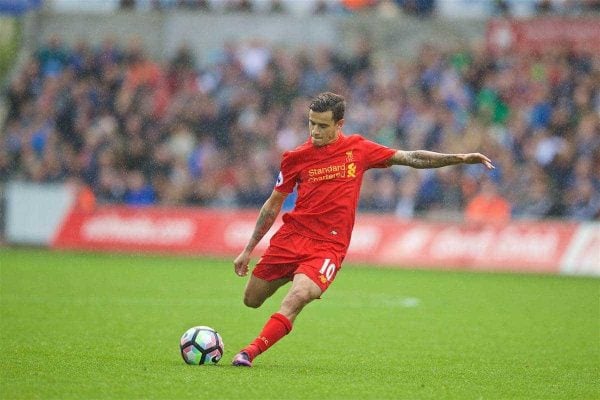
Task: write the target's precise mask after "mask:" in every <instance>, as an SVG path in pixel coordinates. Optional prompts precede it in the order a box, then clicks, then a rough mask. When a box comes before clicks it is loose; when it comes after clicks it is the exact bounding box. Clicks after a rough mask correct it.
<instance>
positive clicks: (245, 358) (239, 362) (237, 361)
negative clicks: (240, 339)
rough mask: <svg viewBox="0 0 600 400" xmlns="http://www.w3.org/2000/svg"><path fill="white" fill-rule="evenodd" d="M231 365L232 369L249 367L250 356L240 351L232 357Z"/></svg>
mask: <svg viewBox="0 0 600 400" xmlns="http://www.w3.org/2000/svg"><path fill="white" fill-rule="evenodd" d="M231 365H233V366H234V367H251V366H252V361H251V360H250V356H249V355H248V353H246V352H245V351H240V352H239V353H237V354H236V355H235V357H233V361H232V362H231Z"/></svg>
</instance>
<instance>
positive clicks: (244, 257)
mask: <svg viewBox="0 0 600 400" xmlns="http://www.w3.org/2000/svg"><path fill="white" fill-rule="evenodd" d="M248 264H250V254H248V253H247V252H246V251H243V252H241V253H240V255H239V256H237V257H236V258H235V260H233V269H234V270H235V274H236V275H237V276H246V275H247V274H248Z"/></svg>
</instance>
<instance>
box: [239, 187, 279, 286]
mask: <svg viewBox="0 0 600 400" xmlns="http://www.w3.org/2000/svg"><path fill="white" fill-rule="evenodd" d="M286 197H287V195H286V194H285V193H281V192H278V191H277V190H273V193H271V196H270V197H269V198H268V199H267V201H265V204H263V206H262V208H261V209H260V214H259V215H258V220H257V221H256V226H255V227H254V233H252V237H251V238H250V240H249V241H248V244H247V245H246V248H244V250H243V251H242V252H241V253H240V255H239V256H237V257H236V259H235V260H234V261H233V267H234V269H235V273H236V274H237V275H239V276H245V275H246V274H247V273H248V264H249V263H250V254H251V253H252V250H254V248H255V247H256V245H257V244H258V242H260V240H261V239H262V238H263V236H265V234H266V233H267V232H268V231H269V229H271V227H272V226H273V223H274V222H275V220H276V219H277V216H278V215H279V212H280V211H281V206H282V205H283V201H284V200H285V198H286Z"/></svg>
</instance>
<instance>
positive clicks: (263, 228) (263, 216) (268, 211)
mask: <svg viewBox="0 0 600 400" xmlns="http://www.w3.org/2000/svg"><path fill="white" fill-rule="evenodd" d="M277 214H279V212H277V210H273V209H272V208H268V207H263V208H262V209H261V210H260V214H259V216H258V220H257V221H256V226H255V227H254V232H253V233H252V237H251V238H250V241H249V243H248V246H246V248H247V249H248V250H253V249H254V247H256V245H257V244H258V242H260V240H261V239H262V238H263V236H265V234H266V233H267V232H268V231H269V229H271V226H273V223H274V222H275V220H276V219H277Z"/></svg>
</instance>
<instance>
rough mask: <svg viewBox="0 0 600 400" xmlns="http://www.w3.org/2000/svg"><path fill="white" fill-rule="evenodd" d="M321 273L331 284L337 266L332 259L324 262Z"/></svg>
mask: <svg viewBox="0 0 600 400" xmlns="http://www.w3.org/2000/svg"><path fill="white" fill-rule="evenodd" d="M319 273H320V274H323V275H325V278H327V280H328V281H330V282H331V278H333V274H335V264H334V263H332V262H331V258H326V259H325V260H323V266H322V267H321V269H320V270H319Z"/></svg>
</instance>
